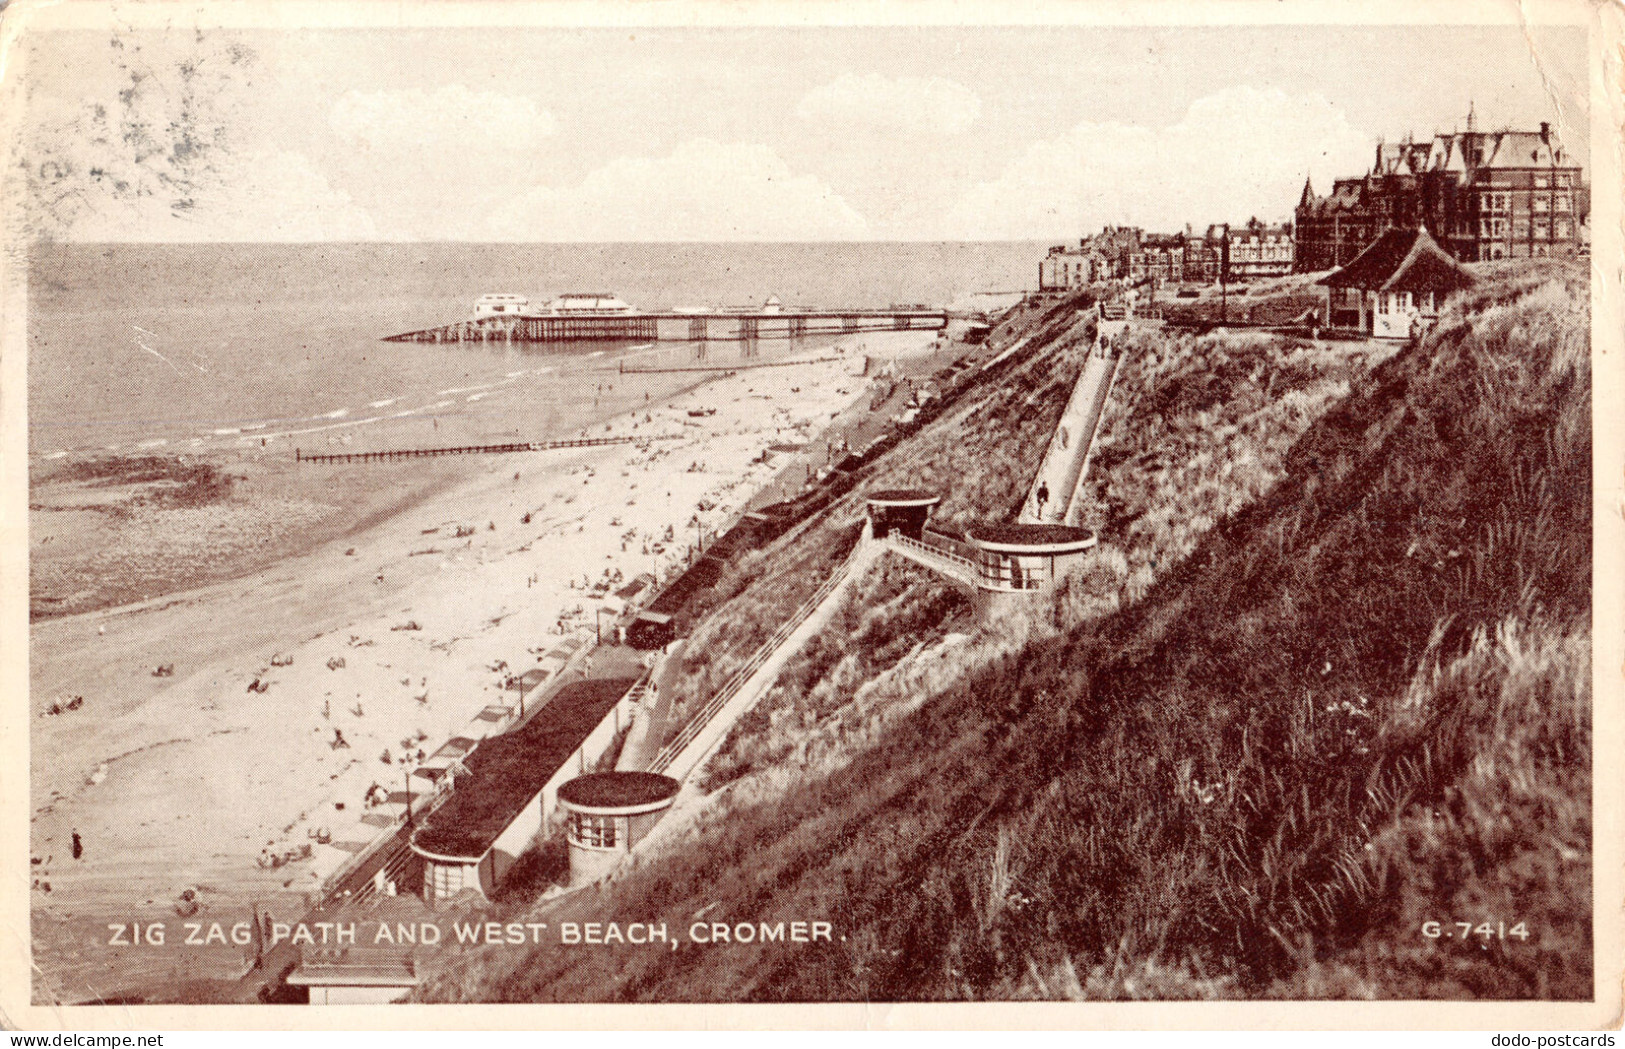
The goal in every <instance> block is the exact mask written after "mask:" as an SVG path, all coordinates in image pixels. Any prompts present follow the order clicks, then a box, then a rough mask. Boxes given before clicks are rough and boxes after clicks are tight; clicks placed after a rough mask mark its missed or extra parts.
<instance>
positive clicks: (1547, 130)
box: [1540, 120, 1552, 146]
mask: <svg viewBox="0 0 1625 1049" xmlns="http://www.w3.org/2000/svg"><path fill="white" fill-rule="evenodd" d="M1540 140H1541V141H1542V142H1544V143H1546V144H1547V145H1548V146H1549V145H1551V144H1552V125H1551V124H1549V123H1548V122H1546V121H1544V120H1542V121H1541V122H1540Z"/></svg>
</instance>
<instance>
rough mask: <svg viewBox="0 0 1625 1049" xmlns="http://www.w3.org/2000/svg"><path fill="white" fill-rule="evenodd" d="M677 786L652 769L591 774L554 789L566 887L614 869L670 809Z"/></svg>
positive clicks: (592, 879) (582, 883) (674, 781)
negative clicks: (560, 814)
mask: <svg viewBox="0 0 1625 1049" xmlns="http://www.w3.org/2000/svg"><path fill="white" fill-rule="evenodd" d="M680 786H681V784H679V783H678V782H677V781H676V780H674V779H672V778H671V777H670V776H661V775H658V774H656V773H653V772H597V773H593V774H592V775H588V776H577V777H576V778H575V779H573V780H570V781H569V782H568V783H566V784H564V785H563V786H562V787H560V788H559V807H560V808H561V809H563V810H564V813H565V819H566V830H565V840H566V841H568V842H569V846H570V884H571V886H576V885H585V884H587V883H588V882H592V881H597V880H598V879H599V878H602V877H604V876H605V875H606V874H608V873H610V872H611V871H612V870H614V869H615V867H616V866H617V865H618V864H619V863H620V862H621V860H622V859H624V858H625V857H626V856H627V854H628V853H630V852H631V851H632V846H634V845H636V844H637V843H638V842H639V841H642V840H643V837H644V836H645V835H646V834H648V833H649V831H650V830H651V829H653V827H654V825H655V824H656V823H658V822H659V821H660V817H661V816H662V815H664V814H665V812H666V810H667V809H669V808H671V803H672V801H673V800H674V799H675V798H676V797H677V790H678V788H679V787H680Z"/></svg>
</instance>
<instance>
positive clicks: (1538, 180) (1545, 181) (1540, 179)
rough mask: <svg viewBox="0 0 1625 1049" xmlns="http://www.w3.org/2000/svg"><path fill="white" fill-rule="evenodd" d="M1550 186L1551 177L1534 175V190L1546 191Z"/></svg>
mask: <svg viewBox="0 0 1625 1049" xmlns="http://www.w3.org/2000/svg"><path fill="white" fill-rule="evenodd" d="M1551 184H1552V176H1550V175H1536V176H1535V188H1536V189H1546V188H1547V187H1548V186H1550V185H1551Z"/></svg>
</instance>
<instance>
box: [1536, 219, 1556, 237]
mask: <svg viewBox="0 0 1625 1049" xmlns="http://www.w3.org/2000/svg"><path fill="white" fill-rule="evenodd" d="M1551 235H1552V227H1551V224H1550V223H1549V222H1547V221H1546V220H1545V219H1541V220H1539V221H1537V222H1536V223H1535V237H1536V238H1537V239H1540V240H1548V239H1550V238H1551Z"/></svg>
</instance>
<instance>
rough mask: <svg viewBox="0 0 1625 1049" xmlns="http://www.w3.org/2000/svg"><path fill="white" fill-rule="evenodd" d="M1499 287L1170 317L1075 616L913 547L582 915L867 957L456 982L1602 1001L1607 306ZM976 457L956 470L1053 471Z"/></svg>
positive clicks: (1026, 437)
mask: <svg viewBox="0 0 1625 1049" xmlns="http://www.w3.org/2000/svg"><path fill="white" fill-rule="evenodd" d="M1483 277H1484V279H1483V281H1482V282H1481V284H1480V286H1479V288H1478V289H1477V290H1476V291H1475V292H1473V293H1471V294H1469V295H1468V296H1467V297H1466V298H1465V299H1464V300H1463V301H1461V302H1459V303H1458V304H1457V305H1456V306H1454V307H1452V309H1451V310H1450V312H1449V313H1448V314H1447V315H1446V316H1445V317H1444V318H1443V319H1442V321H1441V323H1440V324H1439V326H1438V327H1437V328H1436V329H1435V330H1434V331H1433V333H1432V334H1431V335H1430V336H1429V337H1428V338H1427V339H1426V340H1425V341H1423V342H1422V343H1421V344H1420V345H1417V346H1414V347H1408V348H1406V349H1404V350H1403V351H1401V352H1399V353H1397V354H1395V355H1393V356H1391V357H1386V358H1385V359H1381V360H1380V361H1378V360H1377V359H1375V358H1372V357H1368V356H1366V355H1365V354H1364V352H1363V351H1361V350H1359V349H1357V348H1351V349H1349V350H1345V351H1342V352H1336V351H1329V350H1317V349H1314V348H1312V347H1307V346H1295V345H1292V344H1290V343H1285V342H1281V341H1279V340H1272V339H1268V338H1263V337H1230V336H1225V337H1217V338H1205V339H1201V340H1192V339H1189V338H1183V339H1174V338H1165V337H1162V336H1160V335H1156V334H1152V333H1147V334H1143V335H1141V336H1139V337H1138V339H1139V341H1138V342H1136V343H1135V344H1133V347H1132V356H1131V357H1130V359H1129V361H1128V362H1127V363H1126V364H1125V369H1124V373H1123V376H1122V378H1121V379H1120V382H1119V386H1118V389H1117V391H1115V392H1114V396H1113V407H1112V409H1111V412H1110V413H1109V415H1108V418H1107V420H1106V423H1105V429H1104V431H1103V435H1102V441H1101V444H1100V446H1099V454H1098V455H1097V458H1096V460H1095V463H1094V464H1093V465H1092V467H1091V477H1092V478H1093V480H1094V483H1095V486H1096V491H1097V494H1098V498H1097V500H1096V504H1097V505H1096V507H1095V509H1094V510H1093V511H1092V513H1093V514H1094V515H1095V518H1094V523H1095V524H1096V525H1097V526H1099V527H1101V528H1102V530H1103V543H1102V546H1103V549H1102V551H1101V554H1100V556H1099V557H1098V558H1096V559H1095V563H1094V564H1093V565H1091V566H1090V567H1089V568H1088V569H1086V570H1085V571H1084V572H1083V573H1082V574H1080V575H1079V576H1078V577H1076V578H1074V579H1073V580H1071V581H1069V586H1068V587H1067V588H1066V591H1065V592H1064V593H1062V594H1060V595H1058V596H1057V599H1056V602H1055V606H1054V607H1053V608H1052V609H1050V610H1047V612H1048V613H1049V614H1047V615H1042V616H1038V617H1035V619H1034V621H1033V622H1031V623H1020V624H1012V623H1001V624H995V625H994V628H993V629H987V630H978V629H977V628H976V627H974V626H973V625H972V624H971V622H970V620H969V617H968V616H966V615H965V610H964V607H963V604H962V603H961V602H959V601H958V599H957V598H955V597H953V596H952V595H949V594H946V593H945V592H944V591H943V589H942V588H941V585H940V584H938V583H936V582H935V581H934V580H931V579H930V578H929V577H926V576H924V575H923V574H922V573H919V572H917V571H916V570H914V569H912V568H903V567H900V566H894V565H885V566H882V567H880V568H877V569H876V570H875V572H874V573H872V574H871V575H870V576H869V577H867V578H865V579H864V580H862V581H860V586H859V588H858V589H857V592H856V595H855V600H854V603H853V604H852V605H851V606H850V607H849V608H848V609H847V610H846V612H845V613H844V614H845V615H846V616H847V617H848V618H847V620H846V626H847V630H846V631H844V632H841V633H839V634H835V635H832V636H831V637H830V638H827V639H825V640H824V641H821V642H819V643H818V644H816V645H813V646H809V648H808V649H807V650H806V651H804V652H803V653H802V654H801V656H800V657H798V659H797V660H796V661H795V662H793V663H792V664H791V666H790V667H789V668H787V670H786V672H785V675H784V677H783V679H782V680H781V683H780V685H779V687H778V688H776V689H775V690H774V691H773V692H772V693H770V694H769V696H768V697H767V698H766V699H765V700H764V702H763V704H762V706H761V707H760V708H758V713H757V714H756V715H754V716H753V718H752V719H748V720H747V721H746V722H742V723H741V725H740V727H739V728H738V729H737V730H736V732H735V734H734V738H732V739H731V740H730V741H729V743H728V745H727V747H726V748H725V749H724V750H723V752H722V754H721V755H720V756H719V758H718V759H717V760H716V761H714V762H713V763H712V766H711V768H710V769H709V770H708V772H707V780H706V781H705V782H706V783H707V784H708V785H709V786H710V787H712V788H714V789H715V791H716V792H715V794H713V795H712V797H711V799H710V804H709V805H708V806H707V807H706V808H705V809H704V810H703V811H702V812H701V813H700V814H699V816H698V817H696V818H693V819H690V820H689V821H688V822H686V823H685V822H682V821H675V820H674V821H673V823H672V825H670V826H666V827H663V828H662V829H661V832H660V835H661V836H660V838H659V839H658V840H653V841H651V843H650V844H651V845H652V846H654V847H653V848H652V849H651V850H649V855H648V856H647V857H646V858H645V860H644V861H643V862H641V863H639V864H638V865H637V866H635V867H634V868H632V869H629V870H628V871H626V872H625V873H623V874H622V875H621V876H619V877H618V878H617V879H615V880H614V881H613V882H612V883H610V884H609V885H607V886H606V887H604V888H603V889H602V890H600V891H599V892H597V893H595V894H593V895H592V896H590V897H576V898H574V899H573V900H571V901H568V903H569V906H570V908H571V909H572V912H574V913H577V914H591V915H593V916H595V917H596V918H598V919H599V920H611V919H616V918H618V919H620V920H666V921H669V922H670V923H671V924H672V927H673V929H674V930H681V929H686V928H687V926H688V924H689V922H690V921H692V920H694V918H695V916H696V915H701V914H703V915H705V916H706V918H707V920H711V919H713V918H716V919H718V920H722V919H726V920H749V921H773V920H786V921H788V920H806V919H811V918H818V919H826V920H831V921H834V922H835V923H836V925H837V928H838V931H839V932H840V934H841V936H840V937H838V938H837V942H835V943H833V944H829V945H820V946H816V947H810V948H808V947H801V948H790V947H786V946H784V945H765V946H764V945H750V946H746V945H732V946H730V947H726V948H718V947H714V946H712V947H706V946H699V945H688V944H684V945H682V946H681V947H680V949H679V950H677V951H676V952H670V953H668V952H667V951H664V950H662V951H659V952H651V951H648V950H646V949H643V950H640V949H637V948H627V949H624V950H623V949H618V948H599V949H595V950H594V951H593V952H592V953H590V954H584V953H581V952H572V953H568V954H566V953H562V952H560V951H558V950H557V949H556V948H554V949H547V948H543V949H538V950H536V951H535V952H533V953H532V954H530V955H528V956H527V955H524V954H519V953H513V952H508V953H495V952H487V953H476V954H474V955H472V956H470V957H465V958H462V959H459V960H458V961H457V963H456V964H454V965H451V966H450V967H448V968H447V969H446V970H444V971H443V972H441V973H439V974H437V975H435V976H434V977H433V978H431V979H430V980H429V981H428V982H427V983H426V984H425V986H424V987H423V988H422V989H421V993H422V995H423V996H424V997H426V998H429V999H434V1000H445V999H454V1000H490V999H498V1000H566V1001H568V1000H606V999H613V1000H664V1001H684V1000H756V999H759V1000H780V1001H796V1000H853V999H869V1000H887V999H957V998H970V999H982V998H1010V997H1100V998H1113V997H1152V998H1157V997H1223V996H1256V995H1276V996H1283V997H1337V996H1356V997H1358V996H1380V997H1430V996H1439V997H1458V996H1483V997H1557V998H1576V997H1587V996H1589V994H1590V990H1591V967H1590V946H1591V941H1590V927H1589V914H1590V891H1591V888H1590V874H1589V872H1590V847H1589V841H1590V822H1589V819H1590V817H1589V804H1590V797H1589V794H1590V693H1589V680H1590V678H1589V666H1590V651H1589V649H1590V622H1589V616H1590V492H1591V483H1590V432H1591V431H1590V370H1589V358H1588V350H1589V339H1588V326H1589V311H1588V305H1587V297H1588V291H1587V288H1586V285H1585V275H1584V272H1583V271H1582V270H1580V269H1578V268H1574V267H1569V266H1564V265H1560V264H1551V265H1543V266H1533V267H1531V266H1525V267H1522V268H1512V267H1502V268H1499V269H1490V270H1486V271H1484V272H1483ZM1056 359H1057V360H1059V359H1060V357H1059V355H1057V356H1056ZM1373 365H1374V366H1373ZM1034 367H1036V364H1035V365H1034ZM1058 378H1059V377H1058ZM1040 388H1044V389H1046V390H1047V387H1045V386H1043V385H1042V384H1041V385H1040V386H1035V387H1034V390H1035V391H1036V390H1038V389H1040ZM1064 392H1065V391H1064V380H1062V381H1061V382H1060V383H1059V388H1058V389H1056V390H1053V391H1047V392H1046V393H1045V394H1044V395H1043V396H1045V397H1049V396H1053V397H1055V398H1057V399H1064ZM1031 407H1032V409H1033V410H1034V411H1037V409H1038V407H1039V405H1038V403H1037V401H1036V400H1035V401H1034V402H1033V403H1032V405H1031ZM1044 410H1053V411H1057V412H1058V411H1059V404H1058V403H1057V404H1046V406H1045V409H1044ZM962 424H963V423H962ZM1051 425H1053V422H1052V423H1051ZM1033 429H1034V433H1033V434H1028V433H1026V432H1025V431H1023V432H1022V433H1021V434H1020V435H1019V440H1020V441H1021V442H1022V452H1021V454H1024V455H1027V456H1028V458H1030V459H1033V460H1034V463H1033V465H1036V462H1035V460H1036V456H1037V455H1039V454H1041V452H1042V448H1041V446H1040V447H1038V448H1036V449H1034V448H1032V447H1029V446H1030V445H1031V444H1032V443H1033V442H1034V441H1037V440H1038V434H1040V433H1042V429H1041V428H1040V427H1037V426H1035V427H1034V428H1033ZM932 436H933V435H932V433H931V431H930V430H929V429H928V430H926V431H922V433H921V434H920V435H917V437H916V440H919V439H924V440H927V441H929V440H930V439H932ZM938 436H939V437H940V436H941V435H938ZM1016 439H1017V435H1015V434H1012V442H1014V441H1015V440H1016ZM950 443H951V442H950ZM927 447H928V446H927V445H926V444H920V445H918V446H913V445H912V444H910V445H904V446H900V447H899V448H898V449H897V450H896V452H894V453H892V454H894V455H897V456H898V459H897V460H896V461H895V465H896V467H897V469H898V470H900V471H902V470H905V469H906V468H907V467H908V466H909V464H910V463H913V464H914V468H915V469H918V462H919V461H923V460H924V459H925V458H926V457H927V453H926V449H927ZM938 451H939V453H940V454H943V455H952V454H953V453H952V450H951V449H945V448H941V447H939V449H938ZM952 461H953V462H954V463H955V466H956V468H957V471H958V472H957V474H953V475H948V476H951V484H952V487H953V489H954V490H955V491H956V492H957V491H959V490H961V489H966V490H975V489H977V488H978V487H979V482H981V481H982V480H983V479H992V478H997V477H1000V476H1003V475H1006V474H1017V473H1018V471H1020V469H1021V465H1019V464H1018V465H1015V466H1012V465H1011V464H1009V463H1008V461H1007V460H1003V459H999V458H996V457H992V456H989V455H987V454H986V453H985V452H984V451H982V450H979V449H977V450H973V451H972V452H970V453H969V454H967V455H965V456H964V458H963V460H962V461H960V460H952ZM1022 462H1023V463H1025V462H1026V461H1025V460H1023V461H1022ZM1030 472H1031V471H1030V469H1028V470H1026V473H1025V474H1024V475H1021V476H1030ZM948 476H945V478H944V480H945V481H946V480H947V479H948ZM990 483H995V482H990ZM1012 484H1013V485H1014V487H1016V488H1019V483H1017V482H1012ZM1016 498H1017V499H1019V494H1018V495H1017V496H1016ZM996 509H997V508H996V507H988V508H984V507H980V506H978V507H974V508H967V509H965V510H964V511H963V512H964V513H965V514H970V513H983V512H990V511H992V510H996ZM1008 509H1009V508H1006V512H1008ZM952 512H953V511H952V510H950V513H952ZM798 541H805V534H803V536H802V538H801V539H800V540H798V539H797V537H795V536H789V537H786V539H785V541H784V542H785V543H786V546H785V547H784V548H782V549H776V550H775V551H773V552H771V554H770V556H773V555H778V554H785V553H788V552H789V550H790V549H791V548H793V547H794V546H795V544H796V542H798ZM772 570H773V569H772V566H771V565H769V566H768V568H766V569H764V571H763V574H762V577H761V579H760V580H752V581H749V582H747V583H745V584H744V586H743V587H742V589H741V590H740V591H739V592H738V595H737V597H736V598H735V600H739V599H749V598H750V595H751V594H752V592H753V590H754V589H755V587H756V586H758V585H760V584H761V583H762V582H768V581H770V580H769V577H770V574H771V572H772ZM725 610H726V606H724V607H723V609H720V610H719V611H725ZM736 611H737V610H736ZM1052 624H1059V625H1058V626H1056V625H1052ZM702 629H704V627H703V626H702ZM1429 921H1439V922H1442V923H1444V924H1445V927H1446V928H1447V929H1449V930H1450V931H1454V932H1456V933H1457V934H1458V936H1457V937H1456V938H1452V939H1444V938H1440V939H1433V938H1429V937H1427V936H1426V935H1425V934H1424V933H1423V928H1424V923H1426V922H1429ZM1457 921H1466V922H1470V923H1472V926H1473V928H1474V929H1475V930H1476V929H1478V928H1480V927H1481V923H1484V922H1489V923H1490V929H1491V932H1490V933H1489V934H1488V935H1482V934H1479V933H1477V932H1476V931H1475V932H1474V933H1472V934H1470V935H1469V937H1467V938H1466V939H1462V938H1460V937H1459V932H1460V930H1459V928H1458V927H1454V926H1452V925H1451V924H1450V923H1453V922H1457ZM1519 923H1522V925H1521V928H1523V929H1524V930H1526V931H1527V932H1528V934H1529V935H1528V937H1527V938H1526V939H1524V938H1519V937H1516V936H1503V935H1502V934H1500V933H1497V932H1496V931H1495V930H1496V929H1503V930H1511V929H1514V928H1518V927H1520V926H1519Z"/></svg>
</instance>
